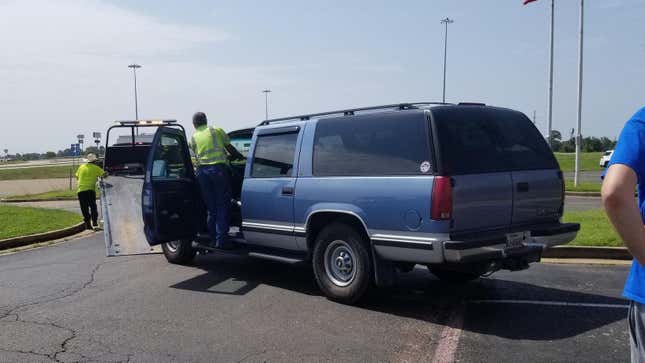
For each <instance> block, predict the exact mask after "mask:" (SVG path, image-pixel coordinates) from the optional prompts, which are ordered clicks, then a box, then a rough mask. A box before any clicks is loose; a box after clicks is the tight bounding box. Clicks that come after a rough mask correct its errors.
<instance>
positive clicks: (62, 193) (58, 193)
mask: <svg viewBox="0 0 645 363" xmlns="http://www.w3.org/2000/svg"><path fill="white" fill-rule="evenodd" d="M96 195H98V192H97V194H96ZM51 199H55V200H76V199H77V196H76V189H73V190H69V189H67V190H52V191H49V192H45V193H38V194H25V195H12V196H10V197H7V198H6V199H5V200H51Z"/></svg>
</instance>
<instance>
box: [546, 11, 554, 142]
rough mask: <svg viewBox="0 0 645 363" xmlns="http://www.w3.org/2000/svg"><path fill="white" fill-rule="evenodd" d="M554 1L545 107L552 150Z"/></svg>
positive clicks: (548, 137)
mask: <svg viewBox="0 0 645 363" xmlns="http://www.w3.org/2000/svg"><path fill="white" fill-rule="evenodd" d="M554 23H555V0H551V33H550V48H549V95H548V98H549V99H548V105H547V130H546V132H547V134H546V137H547V140H548V141H549V147H550V148H552V147H553V145H552V141H553V140H552V138H551V129H552V128H553V43H554V42H553V34H554V31H555V25H554Z"/></svg>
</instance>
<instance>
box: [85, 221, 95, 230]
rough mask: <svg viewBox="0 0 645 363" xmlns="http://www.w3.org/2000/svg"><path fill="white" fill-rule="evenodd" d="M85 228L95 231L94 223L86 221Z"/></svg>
mask: <svg viewBox="0 0 645 363" xmlns="http://www.w3.org/2000/svg"><path fill="white" fill-rule="evenodd" d="M85 228H86V229H91V230H94V228H92V223H90V221H85Z"/></svg>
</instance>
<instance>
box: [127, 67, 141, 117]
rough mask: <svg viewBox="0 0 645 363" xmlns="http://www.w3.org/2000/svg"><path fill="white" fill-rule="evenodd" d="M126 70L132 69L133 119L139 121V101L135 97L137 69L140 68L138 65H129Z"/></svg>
mask: <svg viewBox="0 0 645 363" xmlns="http://www.w3.org/2000/svg"><path fill="white" fill-rule="evenodd" d="M128 68H132V74H133V75H134V117H135V120H139V100H138V96H137V68H141V66H140V65H138V64H130V65H129V66H128Z"/></svg>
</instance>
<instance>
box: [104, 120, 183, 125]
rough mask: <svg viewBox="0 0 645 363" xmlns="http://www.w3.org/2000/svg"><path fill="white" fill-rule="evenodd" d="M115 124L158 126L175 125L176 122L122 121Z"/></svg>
mask: <svg viewBox="0 0 645 363" xmlns="http://www.w3.org/2000/svg"><path fill="white" fill-rule="evenodd" d="M115 122H116V123H118V124H120V125H121V126H158V125H171V124H174V123H177V120H124V121H115Z"/></svg>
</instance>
